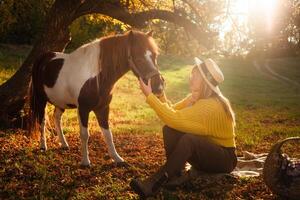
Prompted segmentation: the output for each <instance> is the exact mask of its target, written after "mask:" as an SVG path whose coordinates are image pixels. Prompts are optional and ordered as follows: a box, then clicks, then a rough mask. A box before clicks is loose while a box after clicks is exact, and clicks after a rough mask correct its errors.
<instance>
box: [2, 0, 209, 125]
mask: <svg viewBox="0 0 300 200" xmlns="http://www.w3.org/2000/svg"><path fill="white" fill-rule="evenodd" d="M124 6H125V5H122V4H121V3H120V1H119V0H110V1H97V0H56V1H55V3H54V4H53V6H52V8H51V9H50V11H49V13H48V15H47V17H46V22H45V27H44V30H43V32H42V33H41V35H40V37H39V39H38V40H37V41H36V43H35V45H34V47H33V49H32V50H31V52H30V54H29V55H28V57H27V58H26V60H25V61H24V63H23V64H22V65H21V67H20V68H19V70H18V71H17V72H16V73H15V74H14V75H13V76H12V77H11V78H10V79H9V80H8V81H6V82H5V83H4V84H2V85H1V86H0V126H2V127H24V121H25V120H26V115H25V112H24V104H25V102H26V96H27V92H28V86H29V82H30V77H31V69H32V65H33V63H34V61H35V59H36V58H37V57H38V56H39V55H40V54H41V53H43V52H47V51H59V52H60V51H64V49H65V47H66V46H67V44H68V43H69V42H70V41H71V37H70V32H69V30H68V28H69V26H70V24H71V23H72V22H73V21H74V20H75V19H76V18H78V17H80V16H82V15H85V14H92V13H100V14H103V15H107V16H110V17H112V18H115V19H118V20H120V21H122V22H124V23H127V24H129V25H131V26H133V27H138V28H141V27H145V26H146V23H145V22H146V21H148V20H150V19H162V20H166V21H170V22H173V23H177V24H178V25H180V26H183V27H184V28H185V29H186V30H187V31H189V32H190V33H191V34H192V35H193V36H194V37H195V38H196V39H198V41H199V42H201V43H204V42H205V41H207V38H208V35H209V34H208V33H205V32H204V31H202V30H201V29H200V27H198V26H197V25H196V24H194V23H192V22H191V21H189V20H188V19H186V18H185V17H182V16H180V15H178V14H176V13H174V12H171V11H165V10H148V11H143V12H140V13H130V12H129V11H128V9H127V8H126V7H124ZM204 44H205V43H204Z"/></svg>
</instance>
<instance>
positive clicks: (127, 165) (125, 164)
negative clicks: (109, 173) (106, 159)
mask: <svg viewBox="0 0 300 200" xmlns="http://www.w3.org/2000/svg"><path fill="white" fill-rule="evenodd" d="M116 166H117V167H130V165H129V164H128V163H127V162H125V161H123V162H116Z"/></svg>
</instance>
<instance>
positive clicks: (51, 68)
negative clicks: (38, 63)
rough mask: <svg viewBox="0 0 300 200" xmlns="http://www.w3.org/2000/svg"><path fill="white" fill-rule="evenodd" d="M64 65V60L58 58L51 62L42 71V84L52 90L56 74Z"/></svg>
mask: <svg viewBox="0 0 300 200" xmlns="http://www.w3.org/2000/svg"><path fill="white" fill-rule="evenodd" d="M63 64H64V59H62V58H58V59H54V60H51V61H50V62H49V63H48V64H47V65H46V66H45V69H44V84H45V85H46V86H47V87H50V88H52V87H53V86H54V85H55V83H56V80H57V78H58V74H59V72H60V70H61V68H62V66H63Z"/></svg>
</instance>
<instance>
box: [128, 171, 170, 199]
mask: <svg viewBox="0 0 300 200" xmlns="http://www.w3.org/2000/svg"><path fill="white" fill-rule="evenodd" d="M167 181H168V174H167V172H166V171H165V170H163V169H161V170H159V171H158V172H156V173H155V174H153V175H152V176H150V177H148V178H146V179H145V180H139V179H133V180H132V181H131V182H130V187H131V188H132V190H133V191H135V192H136V193H137V194H139V195H140V197H141V198H143V199H144V198H147V197H151V196H155V195H156V194H157V193H158V191H159V189H160V188H161V186H162V185H163V184H164V183H166V182H167Z"/></svg>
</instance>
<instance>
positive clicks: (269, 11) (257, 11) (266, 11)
mask: <svg viewBox="0 0 300 200" xmlns="http://www.w3.org/2000/svg"><path fill="white" fill-rule="evenodd" d="M277 6H278V0H235V1H233V5H232V12H233V13H234V14H236V15H241V16H240V18H243V16H246V19H245V20H249V18H251V17H256V18H257V17H259V16H261V18H259V20H263V21H264V22H266V26H267V27H266V28H268V29H269V30H270V29H271V28H272V25H273V21H274V15H275V14H276V8H277Z"/></svg>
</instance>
